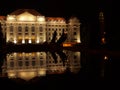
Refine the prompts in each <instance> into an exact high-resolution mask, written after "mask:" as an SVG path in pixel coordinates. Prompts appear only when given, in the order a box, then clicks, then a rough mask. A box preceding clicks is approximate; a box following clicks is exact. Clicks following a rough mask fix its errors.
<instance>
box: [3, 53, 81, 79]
mask: <svg viewBox="0 0 120 90" xmlns="http://www.w3.org/2000/svg"><path fill="white" fill-rule="evenodd" d="M64 53H65V54H66V55H67V56H68V57H67V59H66V60H65V65H64V64H63V60H62V59H61V58H60V56H59V55H58V54H56V56H57V62H55V60H54V59H53V56H52V55H51V53H50V52H48V53H45V52H31V53H24V52H21V53H11V54H7V55H6V60H4V63H3V66H2V74H3V75H7V77H8V78H21V79H24V80H30V79H32V78H34V77H41V76H46V75H47V74H62V73H64V72H65V71H66V69H67V68H69V69H70V71H71V72H72V73H77V72H79V70H80V67H81V65H80V52H75V53H73V52H71V51H66V52H65V51H64Z"/></svg>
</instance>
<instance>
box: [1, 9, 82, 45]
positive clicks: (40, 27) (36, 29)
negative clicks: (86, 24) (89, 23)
mask: <svg viewBox="0 0 120 90" xmlns="http://www.w3.org/2000/svg"><path fill="white" fill-rule="evenodd" d="M0 22H1V28H2V32H3V36H4V38H6V42H7V43H8V42H12V43H14V44H26V43H29V44H36V43H43V42H50V41H51V39H52V36H53V33H54V31H56V32H57V36H56V40H55V41H57V40H58V39H59V38H60V37H61V35H62V32H63V31H64V32H65V33H67V39H66V41H65V42H75V43H81V40H80V39H81V38H80V21H79V20H78V19H77V17H72V18H70V19H69V20H68V21H67V20H65V18H63V17H45V16H44V15H41V14H40V13H39V12H37V11H36V10H33V9H18V10H16V11H14V12H12V13H10V14H8V15H7V16H6V17H1V18H0Z"/></svg>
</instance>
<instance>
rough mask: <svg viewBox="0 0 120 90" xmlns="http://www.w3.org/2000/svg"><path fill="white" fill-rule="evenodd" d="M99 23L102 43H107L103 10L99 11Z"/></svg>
mask: <svg viewBox="0 0 120 90" xmlns="http://www.w3.org/2000/svg"><path fill="white" fill-rule="evenodd" d="M99 25H100V43H101V44H105V43H106V38H105V34H106V32H105V27H104V14H103V12H102V11H101V12H100V13H99Z"/></svg>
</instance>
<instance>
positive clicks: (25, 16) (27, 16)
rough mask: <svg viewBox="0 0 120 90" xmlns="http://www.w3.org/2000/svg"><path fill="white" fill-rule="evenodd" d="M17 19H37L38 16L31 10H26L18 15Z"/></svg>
mask: <svg viewBox="0 0 120 90" xmlns="http://www.w3.org/2000/svg"><path fill="white" fill-rule="evenodd" d="M16 19H17V21H22V22H24V21H36V16H34V15H33V14H31V13H29V12H27V11H26V12H24V13H21V14H19V15H17V16H16Z"/></svg>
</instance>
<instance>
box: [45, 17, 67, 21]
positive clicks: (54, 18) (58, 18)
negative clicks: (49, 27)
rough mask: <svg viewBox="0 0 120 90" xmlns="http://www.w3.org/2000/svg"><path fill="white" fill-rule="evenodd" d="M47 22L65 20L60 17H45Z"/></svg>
mask: <svg viewBox="0 0 120 90" xmlns="http://www.w3.org/2000/svg"><path fill="white" fill-rule="evenodd" d="M46 19H47V20H50V21H51V20H53V21H58V20H60V21H65V19H64V18H62V17H47V18H46Z"/></svg>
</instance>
